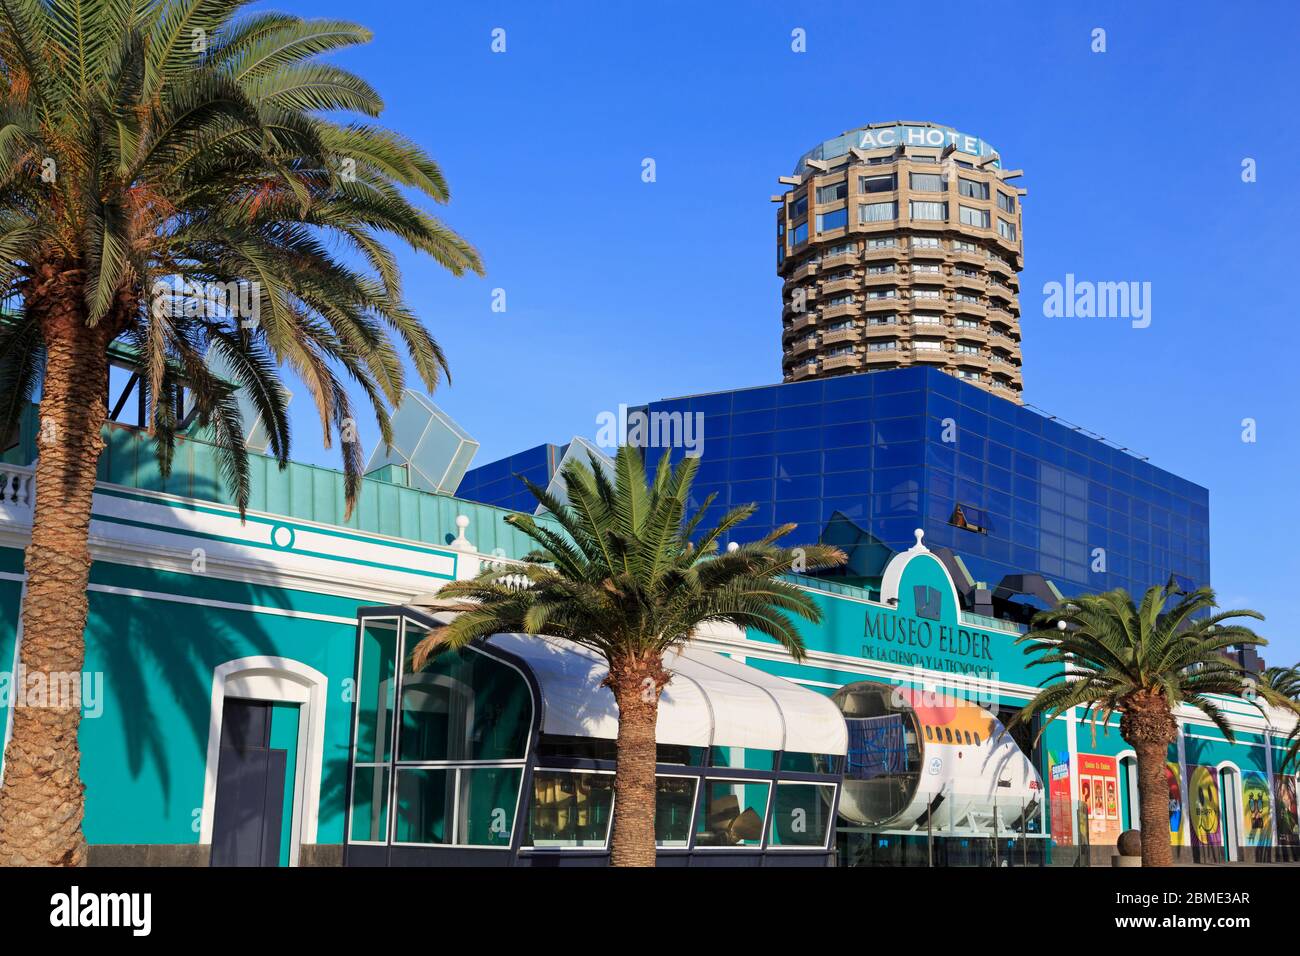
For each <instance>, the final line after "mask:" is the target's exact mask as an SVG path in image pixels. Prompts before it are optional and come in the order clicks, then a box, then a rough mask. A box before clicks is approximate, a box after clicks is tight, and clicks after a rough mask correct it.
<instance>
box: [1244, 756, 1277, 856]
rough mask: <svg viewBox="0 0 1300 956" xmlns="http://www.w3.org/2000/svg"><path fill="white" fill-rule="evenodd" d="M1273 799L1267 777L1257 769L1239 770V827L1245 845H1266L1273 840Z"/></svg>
mask: <svg viewBox="0 0 1300 956" xmlns="http://www.w3.org/2000/svg"><path fill="white" fill-rule="evenodd" d="M1272 815H1273V799H1272V795H1271V794H1270V793H1269V786H1268V777H1266V776H1265V775H1264V774H1262V773H1260V772H1259V771H1258V770H1243V771H1242V772H1241V817H1242V820H1241V828H1242V831H1243V832H1244V833H1245V834H1246V845H1247V846H1268V845H1269V844H1270V843H1272V842H1273V825H1272Z"/></svg>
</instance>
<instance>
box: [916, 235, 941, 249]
mask: <svg viewBox="0 0 1300 956" xmlns="http://www.w3.org/2000/svg"><path fill="white" fill-rule="evenodd" d="M912 248H913V249H942V248H943V242H942V241H941V240H940V239H939V237H938V236H913V237H912Z"/></svg>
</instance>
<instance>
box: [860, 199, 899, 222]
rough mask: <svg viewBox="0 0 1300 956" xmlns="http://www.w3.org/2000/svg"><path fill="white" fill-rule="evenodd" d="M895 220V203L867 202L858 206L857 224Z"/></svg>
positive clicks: (896, 212) (896, 210)
mask: <svg viewBox="0 0 1300 956" xmlns="http://www.w3.org/2000/svg"><path fill="white" fill-rule="evenodd" d="M897 218H898V203H896V202H869V203H863V204H861V205H860V206H858V222H890V221H892V220H894V219H897Z"/></svg>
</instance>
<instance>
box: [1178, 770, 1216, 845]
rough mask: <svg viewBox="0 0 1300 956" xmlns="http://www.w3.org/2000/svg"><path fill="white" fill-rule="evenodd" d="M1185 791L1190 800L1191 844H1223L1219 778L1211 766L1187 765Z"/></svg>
mask: <svg viewBox="0 0 1300 956" xmlns="http://www.w3.org/2000/svg"><path fill="white" fill-rule="evenodd" d="M1188 770H1189V771H1190V774H1191V776H1190V780H1189V783H1188V788H1187V793H1188V800H1189V801H1190V802H1191V818H1190V819H1191V824H1192V826H1191V829H1192V846H1198V847H1219V846H1223V834H1222V830H1221V824H1222V816H1221V813H1220V810H1219V807H1220V802H1219V779H1218V774H1217V773H1215V771H1214V768H1213V767H1199V766H1197V767H1189V768H1188Z"/></svg>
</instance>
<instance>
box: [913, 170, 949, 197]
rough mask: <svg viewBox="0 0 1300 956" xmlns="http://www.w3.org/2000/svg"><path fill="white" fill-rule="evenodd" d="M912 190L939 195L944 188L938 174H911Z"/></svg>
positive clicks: (941, 177)
mask: <svg viewBox="0 0 1300 956" xmlns="http://www.w3.org/2000/svg"><path fill="white" fill-rule="evenodd" d="M911 182H912V189H913V190H914V191H915V192H922V193H941V192H943V191H944V189H945V187H944V184H943V175H942V174H940V173H912V174H911Z"/></svg>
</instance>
